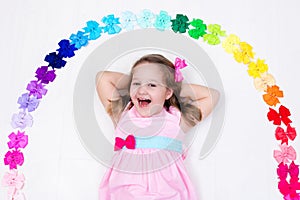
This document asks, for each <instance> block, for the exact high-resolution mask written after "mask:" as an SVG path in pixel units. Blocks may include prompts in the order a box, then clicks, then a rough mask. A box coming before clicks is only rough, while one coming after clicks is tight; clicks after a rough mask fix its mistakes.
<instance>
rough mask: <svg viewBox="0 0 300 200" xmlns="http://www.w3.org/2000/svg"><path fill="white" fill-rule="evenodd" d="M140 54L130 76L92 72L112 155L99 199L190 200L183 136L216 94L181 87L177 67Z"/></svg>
mask: <svg viewBox="0 0 300 200" xmlns="http://www.w3.org/2000/svg"><path fill="white" fill-rule="evenodd" d="M176 62H177V63H176V64H175V65H174V64H173V63H172V62H171V61H169V60H168V59H166V58H165V57H163V56H162V55H159V54H150V55H146V56H143V57H142V58H140V59H139V60H138V61H136V63H135V64H134V65H133V67H132V69H131V73H130V75H125V74H122V73H118V72H111V71H103V72H99V73H98V74H97V92H98V96H99V98H100V100H101V102H102V104H103V105H104V108H105V109H106V111H107V112H108V114H109V115H110V117H111V119H112V121H113V123H114V125H115V144H114V145H115V146H114V150H115V155H114V157H113V161H112V166H111V167H110V168H109V170H108V171H107V172H106V174H105V176H104V177H103V180H102V182H101V184H100V190H99V196H100V197H99V199H100V200H196V199H198V198H197V196H196V192H195V190H194V187H193V185H192V183H191V180H190V179H189V177H188V174H187V172H186V169H185V167H184V164H183V158H184V157H183V153H184V151H185V149H184V145H183V142H184V138H185V134H187V132H188V131H189V129H191V128H192V127H194V126H195V125H196V124H197V123H198V122H200V121H201V120H203V119H204V118H205V117H206V116H208V115H209V113H210V112H211V111H212V109H213V108H214V106H215V105H216V103H217V101H218V98H219V93H218V91H216V90H214V89H211V88H207V87H204V86H201V85H195V84H183V83H182V79H183V78H182V75H181V73H180V71H179V68H180V67H179V68H178V65H180V64H181V66H182V67H184V66H185V63H184V61H182V60H180V59H179V58H177V59H176Z"/></svg>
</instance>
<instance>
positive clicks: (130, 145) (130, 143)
mask: <svg viewBox="0 0 300 200" xmlns="http://www.w3.org/2000/svg"><path fill="white" fill-rule="evenodd" d="M124 146H126V148H127V149H135V138H134V136H133V135H128V136H127V137H126V139H125V140H123V139H122V138H120V137H116V139H115V151H118V150H121V149H122V148H123V147H124Z"/></svg>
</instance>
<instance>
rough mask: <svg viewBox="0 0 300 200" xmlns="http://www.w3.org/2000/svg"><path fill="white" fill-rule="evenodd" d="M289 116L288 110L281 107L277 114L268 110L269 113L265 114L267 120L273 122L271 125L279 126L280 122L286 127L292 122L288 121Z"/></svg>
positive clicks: (270, 109) (272, 110)
mask: <svg viewBox="0 0 300 200" xmlns="http://www.w3.org/2000/svg"><path fill="white" fill-rule="evenodd" d="M290 115H291V113H290V110H289V109H287V108H286V107H284V106H283V105H281V106H280V107H279V112H276V110H274V109H272V108H269V112H268V114H267V116H268V120H269V121H273V124H275V125H280V124H281V121H282V122H283V123H284V124H285V125H288V124H289V123H291V122H292V121H291V120H290V119H289V116H290Z"/></svg>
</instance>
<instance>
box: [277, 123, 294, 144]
mask: <svg viewBox="0 0 300 200" xmlns="http://www.w3.org/2000/svg"><path fill="white" fill-rule="evenodd" d="M296 136H297V133H296V129H295V128H293V127H291V125H290V124H288V125H287V128H286V131H284V129H283V128H281V127H280V126H278V127H277V128H276V130H275V137H276V139H277V140H281V144H283V143H286V144H288V140H289V139H290V140H294V139H295V138H296Z"/></svg>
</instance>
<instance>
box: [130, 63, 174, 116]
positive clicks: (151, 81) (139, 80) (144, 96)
mask: <svg viewBox="0 0 300 200" xmlns="http://www.w3.org/2000/svg"><path fill="white" fill-rule="evenodd" d="M160 68H161V66H159V65H157V64H154V63H142V64H139V65H137V66H136V67H135V68H134V69H133V76H132V81H131V85H130V97H131V100H132V103H133V104H134V106H135V107H136V109H137V111H138V113H139V114H140V115H141V116H143V117H149V116H152V115H154V114H158V113H159V112H160V111H161V110H162V109H163V106H164V103H165V100H166V99H169V98H170V97H171V96H172V94H173V91H172V90H171V89H169V88H167V87H166V85H165V81H164V77H163V73H162V71H161V69H160Z"/></svg>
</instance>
